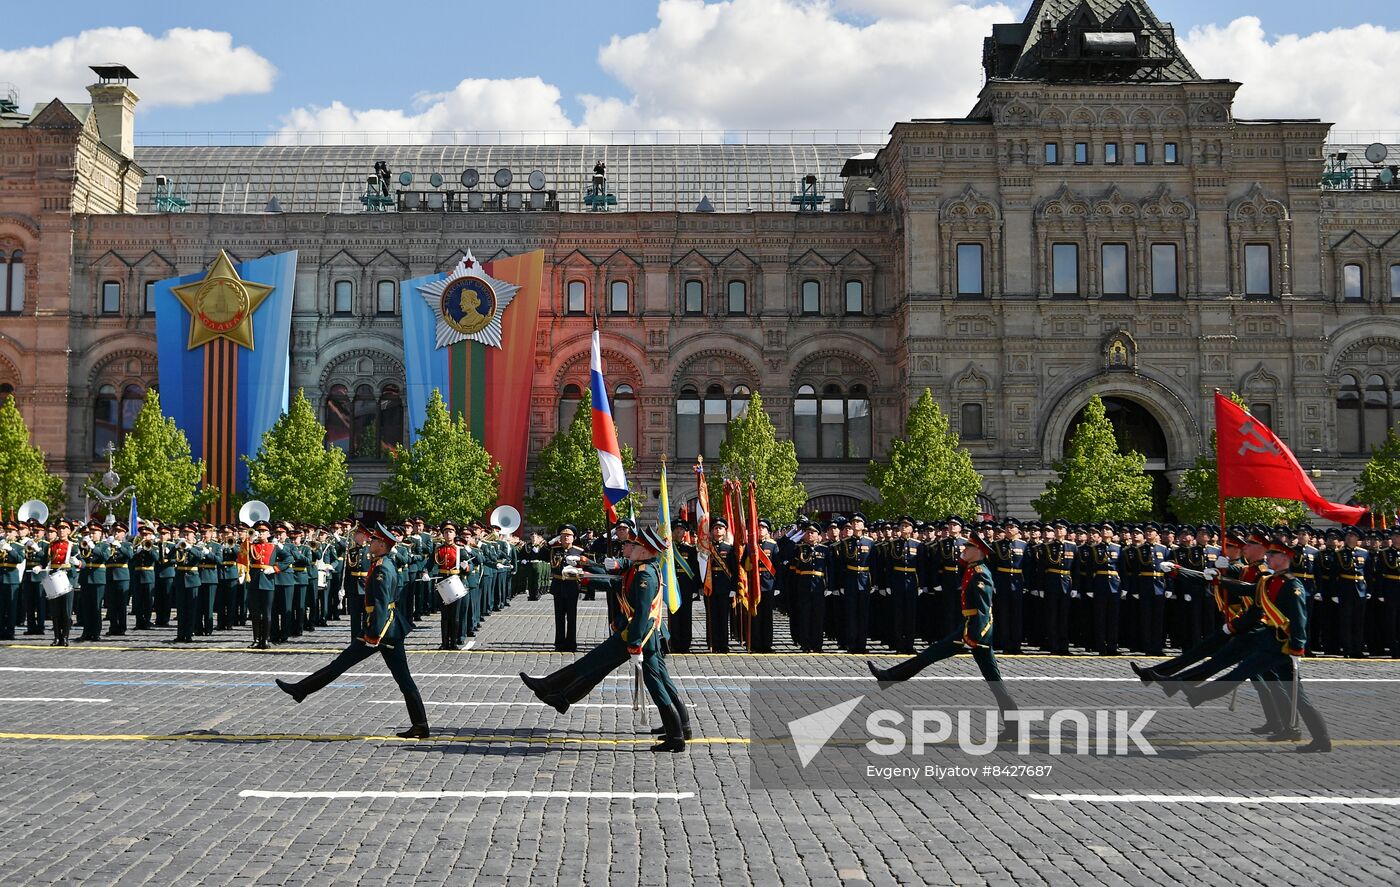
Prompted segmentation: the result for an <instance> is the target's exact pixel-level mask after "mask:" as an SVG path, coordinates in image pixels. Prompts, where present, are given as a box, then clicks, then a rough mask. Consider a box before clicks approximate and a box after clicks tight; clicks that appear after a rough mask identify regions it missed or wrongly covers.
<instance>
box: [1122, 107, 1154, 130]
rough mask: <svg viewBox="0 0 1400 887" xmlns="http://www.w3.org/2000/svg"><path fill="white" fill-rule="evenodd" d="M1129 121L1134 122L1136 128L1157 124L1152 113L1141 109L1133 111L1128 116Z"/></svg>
mask: <svg viewBox="0 0 1400 887" xmlns="http://www.w3.org/2000/svg"><path fill="white" fill-rule="evenodd" d="M1128 119H1129V120H1131V121H1132V123H1133V125H1134V126H1151V125H1152V124H1154V123H1156V122H1157V121H1156V119H1155V118H1154V117H1153V116H1152V112H1151V111H1149V110H1147V109H1146V108H1141V107H1139V108H1135V109H1133V112H1132V113H1131V114H1129V115H1128Z"/></svg>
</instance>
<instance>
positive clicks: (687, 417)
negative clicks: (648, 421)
mask: <svg viewBox="0 0 1400 887" xmlns="http://www.w3.org/2000/svg"><path fill="white" fill-rule="evenodd" d="M698 455H700V392H698V391H696V390H695V389H694V388H683V389H681V393H680V396H679V397H677V398H676V458H678V459H694V458H695V457H696V456H698Z"/></svg>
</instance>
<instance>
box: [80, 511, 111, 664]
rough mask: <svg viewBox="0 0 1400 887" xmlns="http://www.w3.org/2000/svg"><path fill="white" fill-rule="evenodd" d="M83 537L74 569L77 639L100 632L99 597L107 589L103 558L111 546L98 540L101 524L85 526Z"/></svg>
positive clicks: (87, 638) (97, 635)
mask: <svg viewBox="0 0 1400 887" xmlns="http://www.w3.org/2000/svg"><path fill="white" fill-rule="evenodd" d="M87 532H88V535H87V538H86V539H84V540H83V542H82V544H80V545H79V546H78V554H79V557H80V558H81V560H82V564H83V566H82V569H81V570H79V571H78V588H79V597H78V618H79V619H80V620H82V623H83V633H82V634H80V635H78V640H80V641H95V640H98V639H99V638H100V637H101V631H102V599H103V597H105V595H106V592H107V561H108V560H109V559H110V557H111V547H110V546H109V545H108V544H107V543H106V542H104V541H103V539H102V524H101V523H100V522H98V521H93V522H92V523H90V524H88V526H87Z"/></svg>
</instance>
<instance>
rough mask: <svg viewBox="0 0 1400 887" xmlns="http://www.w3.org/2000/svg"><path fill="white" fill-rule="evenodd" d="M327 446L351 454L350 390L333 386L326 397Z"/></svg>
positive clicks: (341, 386)
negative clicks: (338, 448)
mask: <svg viewBox="0 0 1400 887" xmlns="http://www.w3.org/2000/svg"><path fill="white" fill-rule="evenodd" d="M326 446H328V447H340V448H341V449H342V450H344V451H345V452H346V453H347V454H348V453H349V452H350V389H348V388H346V387H345V386H344V385H332V386H331V390H330V392H329V393H328V394H327V395H326Z"/></svg>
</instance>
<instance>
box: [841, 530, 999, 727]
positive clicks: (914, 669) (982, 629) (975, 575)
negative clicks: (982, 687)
mask: <svg viewBox="0 0 1400 887" xmlns="http://www.w3.org/2000/svg"><path fill="white" fill-rule="evenodd" d="M971 544H978V543H971ZM981 544H982V545H985V546H986V548H985V549H984V550H990V544H989V543H981ZM959 586H960V587H959V604H960V605H961V616H962V621H961V623H960V625H959V626H958V627H957V628H955V629H954V631H952V632H951V633H949V635H948V636H947V637H945V638H943V639H942V640H940V641H938V642H937V643H935V644H932V645H930V646H929V647H928V648H927V649H925V650H924V651H923V652H922V653H920V654H919V655H917V656H915V657H913V658H912V659H906V660H904V661H903V662H901V663H899V664H898V665H895V666H893V667H891V668H886V669H879V668H876V667H875V666H874V665H873V664H869V663H868V664H869V667H870V671H871V673H872V674H873V675H875V677H876V679H877V680H880V681H907V680H909V679H910V678H912V677H914V676H915V675H917V674H918V673H919V672H921V671H923V670H924V669H925V668H927V667H928V666H930V665H932V664H933V663H935V662H938V661H940V660H943V659H947V658H949V657H951V656H955V655H957V654H958V653H968V652H970V653H971V654H972V658H973V659H974V660H975V661H976V662H977V668H978V670H979V671H981V672H982V677H983V678H984V679H985V680H986V681H987V686H988V687H990V688H991V691H992V695H993V696H995V697H996V700H997V706H998V707H999V708H1000V709H1001V710H1002V711H1003V712H1006V711H1010V710H1014V709H1015V708H1016V703H1015V702H1013V701H1012V699H1011V694H1010V693H1008V692H1007V691H1006V687H1005V686H1004V685H1003V684H1002V680H1001V671H1000V670H999V669H998V668H997V659H996V654H995V653H993V652H992V596H993V594H994V592H995V588H996V584H995V582H994V581H993V580H992V573H991V571H990V570H989V569H988V568H987V565H986V564H985V563H976V564H969V565H967V566H966V567H965V568H964V571H963V575H962V579H961V581H960V583H959Z"/></svg>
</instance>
